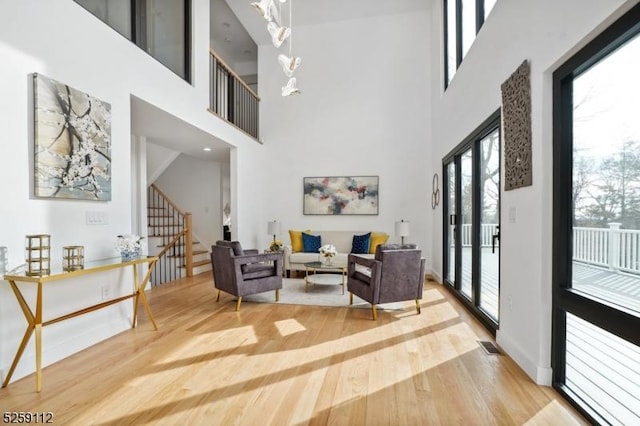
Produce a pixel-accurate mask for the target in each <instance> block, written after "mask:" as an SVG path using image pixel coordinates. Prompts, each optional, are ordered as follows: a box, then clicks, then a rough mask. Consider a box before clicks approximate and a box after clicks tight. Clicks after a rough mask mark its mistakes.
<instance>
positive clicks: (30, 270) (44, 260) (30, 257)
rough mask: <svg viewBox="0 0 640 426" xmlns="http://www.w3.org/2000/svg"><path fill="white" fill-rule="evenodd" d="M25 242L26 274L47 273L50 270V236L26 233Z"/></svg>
mask: <svg viewBox="0 0 640 426" xmlns="http://www.w3.org/2000/svg"><path fill="white" fill-rule="evenodd" d="M25 244H26V247H25V250H26V253H25V260H26V262H27V271H26V273H27V275H48V274H49V273H50V272H51V268H50V261H51V236H50V235H48V234H40V235H27V236H26V243H25Z"/></svg>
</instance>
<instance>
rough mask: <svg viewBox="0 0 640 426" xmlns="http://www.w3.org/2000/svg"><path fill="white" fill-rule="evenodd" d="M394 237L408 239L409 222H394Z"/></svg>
mask: <svg viewBox="0 0 640 426" xmlns="http://www.w3.org/2000/svg"><path fill="white" fill-rule="evenodd" d="M395 228H396V235H397V236H398V237H402V238H404V237H408V236H409V222H405V221H404V220H401V221H399V222H396V227H395Z"/></svg>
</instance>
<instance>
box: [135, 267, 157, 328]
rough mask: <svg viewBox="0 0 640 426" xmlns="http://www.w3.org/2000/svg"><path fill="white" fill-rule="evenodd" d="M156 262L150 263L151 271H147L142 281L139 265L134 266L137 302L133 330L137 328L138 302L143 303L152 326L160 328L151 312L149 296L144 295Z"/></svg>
mask: <svg viewBox="0 0 640 426" xmlns="http://www.w3.org/2000/svg"><path fill="white" fill-rule="evenodd" d="M155 263H156V262H155V261H154V262H151V263H149V269H147V273H146V274H145V276H144V278H143V279H142V281H139V280H138V265H137V264H134V265H133V282H134V283H135V292H136V297H135V302H134V306H133V322H132V324H131V328H134V327H135V326H136V323H137V320H138V301H142V306H144V310H145V311H146V312H147V316H148V317H149V319H150V320H151V324H153V328H154V329H155V330H158V326H157V325H156V320H155V319H154V318H153V313H152V312H151V307H150V306H149V301H148V300H147V295H146V294H145V293H144V289H145V287H146V286H147V283H148V282H149V279H150V278H151V272H152V271H153V265H154V264H155Z"/></svg>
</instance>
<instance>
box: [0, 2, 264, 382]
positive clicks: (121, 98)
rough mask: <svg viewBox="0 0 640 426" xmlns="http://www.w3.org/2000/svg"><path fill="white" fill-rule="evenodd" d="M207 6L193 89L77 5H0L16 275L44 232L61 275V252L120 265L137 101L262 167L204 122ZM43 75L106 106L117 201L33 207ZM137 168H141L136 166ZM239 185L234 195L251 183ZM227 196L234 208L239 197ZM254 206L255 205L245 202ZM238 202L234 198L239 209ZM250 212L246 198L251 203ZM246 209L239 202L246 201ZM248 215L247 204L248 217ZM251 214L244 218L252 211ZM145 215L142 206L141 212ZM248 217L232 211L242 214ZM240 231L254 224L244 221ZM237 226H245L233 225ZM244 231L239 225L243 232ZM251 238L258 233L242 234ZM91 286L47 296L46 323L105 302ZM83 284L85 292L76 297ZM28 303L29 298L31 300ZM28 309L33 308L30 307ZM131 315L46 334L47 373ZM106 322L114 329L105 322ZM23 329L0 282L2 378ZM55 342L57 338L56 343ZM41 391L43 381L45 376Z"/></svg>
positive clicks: (4, 212)
mask: <svg viewBox="0 0 640 426" xmlns="http://www.w3.org/2000/svg"><path fill="white" fill-rule="evenodd" d="M208 16H209V1H208V0H194V1H193V17H194V18H193V21H192V24H193V25H192V28H193V36H192V41H193V60H192V62H193V63H192V69H193V79H192V81H193V84H188V83H186V82H185V81H183V80H181V79H180V78H179V77H177V76H176V75H175V74H174V73H173V72H171V71H170V70H168V69H166V68H165V67H164V66H162V65H161V64H160V63H159V62H158V61H156V60H155V59H153V58H152V57H151V56H149V55H147V54H145V53H144V52H142V51H141V50H140V49H138V48H137V47H136V46H135V45H133V44H132V43H131V42H129V41H128V40H127V39H125V38H124V37H122V36H121V35H119V34H118V33H116V32H115V31H114V30H112V29H111V28H109V27H108V26H107V25H105V24H103V23H102V22H100V21H99V20H98V19H97V18H95V17H94V16H93V15H91V14H90V13H89V12H87V11H86V10H85V9H83V8H82V7H81V6H79V5H77V4H76V3H74V2H73V1H71V0H58V1H55V2H51V1H47V0H25V1H20V2H15V1H6V0H2V1H1V2H0V58H2V61H1V64H0V93H2V96H0V116H1V117H2V134H3V138H4V141H5V142H4V143H2V144H0V179H1V180H2V182H4V183H3V185H2V190H1V194H2V198H3V199H4V200H5V201H4V202H2V203H0V245H2V246H7V247H8V248H9V267H10V268H13V267H15V266H17V265H19V264H22V263H24V260H23V251H24V236H25V235H28V234H35V233H48V234H51V237H52V250H51V253H52V259H53V263H54V264H55V263H57V264H60V263H61V256H62V246H65V245H83V246H85V258H86V259H87V260H91V259H98V258H105V257H111V256H115V255H117V252H116V251H115V249H114V241H115V236H116V235H118V234H122V233H127V232H131V230H132V226H133V224H132V205H133V204H132V203H133V201H132V200H133V198H134V196H135V195H134V194H133V192H132V191H133V189H132V188H133V187H135V185H132V174H131V170H132V169H131V165H132V157H131V139H132V137H131V118H130V117H131V112H130V105H131V95H132V94H133V95H135V96H136V97H138V98H140V99H143V100H145V101H146V102H148V103H150V104H152V105H154V106H156V107H158V108H160V109H162V110H164V111H167V112H169V113H170V114H172V115H174V116H176V117H178V118H180V119H182V120H184V121H186V122H188V123H190V124H192V125H194V126H196V127H199V128H201V129H202V130H204V131H206V132H208V133H210V134H212V135H214V136H216V137H218V138H220V139H222V140H224V141H226V142H229V143H231V144H233V145H235V146H237V148H236V149H235V151H236V153H237V155H238V157H240V158H242V156H243V155H244V153H247V155H248V156H250V157H251V158H253V161H256V162H259V157H260V155H261V154H260V153H261V152H262V151H263V149H262V147H261V146H260V145H259V144H257V143H256V142H255V141H254V140H252V139H250V138H249V137H247V136H245V135H244V134H243V133H242V132H239V131H238V130H236V129H234V128H233V127H232V126H229V125H227V124H226V123H223V122H222V121H221V120H220V119H218V118H216V117H214V116H212V115H211V114H210V113H208V112H207V107H208V97H209V96H208V77H209V62H208V61H209V59H208V58H209V56H208V51H209V26H208ZM34 72H37V73H42V74H44V75H46V76H49V77H51V78H54V79H56V80H58V81H60V82H63V83H65V84H68V85H70V86H72V87H74V88H76V89H79V90H82V91H84V92H87V93H89V94H91V95H93V96H96V97H98V98H100V99H102V100H104V101H106V102H109V103H110V104H111V112H112V133H111V138H112V147H111V154H112V182H111V185H112V200H111V201H109V202H88V201H75V200H60V199H56V200H48V199H33V198H31V197H30V194H31V193H32V189H31V182H30V181H31V176H32V173H33V170H32V159H31V155H32V152H33V149H32V148H30V146H31V144H32V143H33V140H32V136H31V135H32V125H33V113H32V109H33V101H32V90H31V78H30V75H31V74H32V73H34ZM133 163H134V164H135V163H136V162H135V161H134V162H133ZM243 173H244V174H245V175H246V178H245V179H244V180H243V182H241V183H237V182H236V183H234V188H235V190H237V191H243V187H242V185H244V184H245V182H250V183H251V184H252V185H251V187H253V186H254V185H253V181H254V180H255V179H253V178H252V177H251V174H252V172H251V170H247V171H245V172H243ZM232 197H234V196H233V195H232ZM247 197H248V196H247ZM237 198H238V197H235V199H237ZM247 200H248V201H251V200H250V199H247ZM242 201H244V199H243V200H242ZM250 205H251V204H249V206H250ZM249 206H247V207H246V208H244V210H250V207H249ZM140 207H141V208H142V207H143V206H140ZM243 207H244V206H236V205H234V206H233V209H234V210H236V211H237V210H242V209H243ZM87 211H91V212H93V211H97V212H101V213H103V214H104V215H105V216H106V217H107V218H108V224H106V225H100V226H95V225H94V226H89V225H86V220H85V213H86V212H87ZM239 220H240V221H242V220H247V221H251V220H252V218H251V217H249V216H241V217H240V219H239ZM236 223H238V222H236ZM239 226H242V222H239ZM247 228H249V229H251V226H247ZM111 280H113V282H114V284H113V291H114V292H115V291H116V290H117V289H118V288H120V286H125V287H126V286H127V285H130V276H129V274H127V275H126V276H120V275H117V276H112V277H111V278H109V277H107V278H105V280H104V281H105V282H110V281H111ZM95 281H96V278H95V277H89V278H86V279H84V280H76V281H74V282H71V281H69V282H68V283H67V282H62V283H60V284H55V285H54V284H52V285H47V286H46V288H45V301H46V303H47V304H48V306H50V307H51V308H47V309H46V310H45V313H44V315H45V319H47V318H50V315H53V314H54V312H53V310H55V311H56V312H70V311H72V310H74V309H77V308H78V305H85V304H89V303H93V302H95V300H100V298H101V289H100V288H98V286H97V285H96V284H95ZM85 283H87V284H88V285H86V286H83V287H82V289H80V288H79V286H81V285H83V284H85ZM30 296H32V295H30ZM29 300H31V299H29ZM129 313H130V307H128V306H126V304H123V305H122V306H120V305H117V306H114V307H112V308H109V309H107V310H104V311H100V312H97V313H93V314H90V315H88V316H83V317H80V318H78V319H74V320H71V321H65V322H62V323H59V324H56V325H54V326H51V327H46V328H45V331H44V341H45V343H44V352H45V357H44V361H45V365H46V364H48V363H50V362H53V361H55V360H57V359H60V358H62V357H64V356H66V355H69V354H71V353H73V352H75V351H77V350H79V349H81V348H84V347H86V346H88V345H91V344H93V343H94V342H95V341H98V340H101V339H103V338H105V337H108V336H110V335H113V334H114V333H117V332H119V331H122V330H124V329H126V327H127V324H128V322H127V320H128V317H127V315H129ZM105 316H106V317H109V318H113V320H110V321H106V320H103V319H104V318H105ZM25 325H26V323H25V321H24V319H23V317H22V314H21V312H20V310H19V308H18V305H17V303H16V301H15V299H14V297H13V295H12V294H11V292H10V290H9V286H8V285H7V284H6V283H4V282H0V369H2V370H4V372H5V373H6V371H7V369H8V366H9V364H10V363H11V361H12V359H13V356H14V353H15V350H16V349H17V347H18V344H19V340H20V338H21V335H22V331H23V330H24V327H25ZM54 335H55V336H54ZM32 371H34V362H33V349H32V347H31V346H29V347H28V348H27V351H26V352H25V355H24V357H23V361H22V362H21V363H20V364H19V366H18V370H17V371H16V373H15V374H14V379H16V378H19V377H21V376H24V375H26V374H28V373H30V372H32ZM45 381H46V377H45Z"/></svg>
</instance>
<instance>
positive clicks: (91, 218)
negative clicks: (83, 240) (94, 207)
mask: <svg viewBox="0 0 640 426" xmlns="http://www.w3.org/2000/svg"><path fill="white" fill-rule="evenodd" d="M86 218H87V225H108V224H109V215H108V214H107V213H106V212H89V211H88V212H86Z"/></svg>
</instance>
